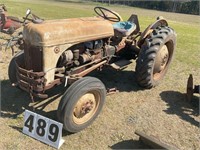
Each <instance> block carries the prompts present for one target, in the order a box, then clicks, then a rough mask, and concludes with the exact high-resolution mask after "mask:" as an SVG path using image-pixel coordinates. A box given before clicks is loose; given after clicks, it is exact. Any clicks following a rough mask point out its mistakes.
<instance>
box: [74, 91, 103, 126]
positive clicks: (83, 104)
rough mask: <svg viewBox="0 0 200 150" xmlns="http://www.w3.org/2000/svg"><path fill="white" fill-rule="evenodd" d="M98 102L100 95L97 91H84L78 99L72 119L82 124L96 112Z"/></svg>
mask: <svg viewBox="0 0 200 150" xmlns="http://www.w3.org/2000/svg"><path fill="white" fill-rule="evenodd" d="M99 102H100V95H99V94H98V93H97V92H94V93H92V92H91V93H86V94H84V95H83V96H81V98H80V99H79V100H78V102H77V103H76V105H75V108H74V112H73V121H74V122H75V123H76V124H83V123H85V122H87V121H88V120H90V119H91V118H92V116H93V115H94V114H95V113H96V111H97V108H98V106H99Z"/></svg>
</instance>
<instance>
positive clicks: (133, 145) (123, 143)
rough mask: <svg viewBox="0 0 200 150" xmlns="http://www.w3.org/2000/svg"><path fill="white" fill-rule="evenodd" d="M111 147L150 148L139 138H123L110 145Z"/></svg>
mask: <svg viewBox="0 0 200 150" xmlns="http://www.w3.org/2000/svg"><path fill="white" fill-rule="evenodd" d="M110 148H111V149H151V147H149V146H148V145H146V144H144V143H143V142H141V141H140V140H132V139H131V140H125V141H121V142H118V143H116V144H114V145H112V146H110Z"/></svg>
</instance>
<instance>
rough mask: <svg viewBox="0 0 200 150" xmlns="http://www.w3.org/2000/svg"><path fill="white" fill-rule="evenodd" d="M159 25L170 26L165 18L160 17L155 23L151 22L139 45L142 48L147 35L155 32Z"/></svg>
mask: <svg viewBox="0 0 200 150" xmlns="http://www.w3.org/2000/svg"><path fill="white" fill-rule="evenodd" d="M159 26H168V23H167V20H165V19H164V18H159V19H158V20H156V21H155V22H154V23H152V24H150V25H149V26H148V27H147V28H146V29H145V30H144V31H143V32H142V34H141V36H140V38H139V40H138V42H137V46H138V47H140V48H141V46H142V44H143V43H144V41H145V39H146V37H147V36H148V35H149V34H150V33H152V32H153V30H154V29H155V28H157V27H159Z"/></svg>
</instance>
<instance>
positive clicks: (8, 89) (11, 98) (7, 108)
mask: <svg viewBox="0 0 200 150" xmlns="http://www.w3.org/2000/svg"><path fill="white" fill-rule="evenodd" d="M62 92H63V88H62V89H61V87H59V86H58V87H55V88H54V89H53V90H51V91H48V94H49V98H48V100H47V101H45V103H42V101H43V99H35V101H36V102H35V103H33V105H32V106H29V104H30V103H31V102H32V101H31V99H30V96H29V94H28V93H27V92H24V91H22V90H20V89H18V88H16V87H12V86H11V83H10V81H9V80H3V81H1V117H3V118H12V119H15V118H17V116H18V115H19V114H21V113H23V112H24V110H25V109H28V110H31V111H34V112H36V113H39V114H41V115H44V116H46V117H49V118H51V119H55V116H56V110H55V111H50V112H45V111H43V110H44V108H45V107H46V106H47V105H49V104H50V103H52V102H53V101H55V100H56V99H57V98H58V97H59V96H60V95H61V93H62ZM58 93H59V94H58ZM56 94H57V95H56ZM55 95H56V96H55ZM35 105H37V106H35Z"/></svg>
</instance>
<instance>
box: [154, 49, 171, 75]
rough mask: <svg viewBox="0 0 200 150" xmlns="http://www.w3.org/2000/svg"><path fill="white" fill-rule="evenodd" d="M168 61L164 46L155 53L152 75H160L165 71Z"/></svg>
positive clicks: (167, 52)
mask: <svg viewBox="0 0 200 150" xmlns="http://www.w3.org/2000/svg"><path fill="white" fill-rule="evenodd" d="M168 59H169V51H168V48H167V46H166V45H164V46H163V47H162V48H161V49H160V50H159V51H158V53H157V56H156V59H155V65H154V70H153V73H154V74H156V73H161V72H162V71H163V70H164V69H165V67H166V65H167V62H168Z"/></svg>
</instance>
